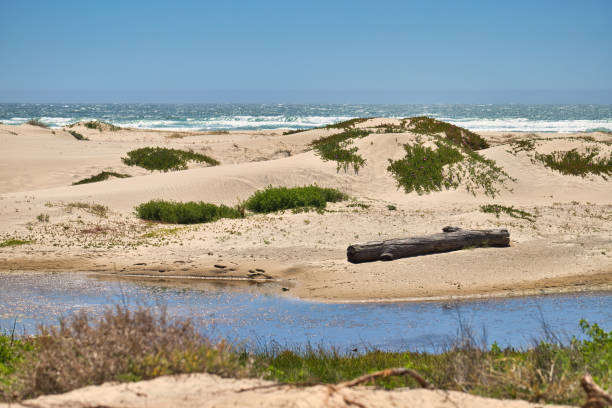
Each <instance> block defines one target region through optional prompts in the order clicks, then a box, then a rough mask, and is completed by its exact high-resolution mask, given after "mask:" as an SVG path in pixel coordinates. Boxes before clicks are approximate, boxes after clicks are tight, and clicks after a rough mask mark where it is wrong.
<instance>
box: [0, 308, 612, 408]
mask: <svg viewBox="0 0 612 408" xmlns="http://www.w3.org/2000/svg"><path fill="white" fill-rule="evenodd" d="M580 326H581V328H582V330H583V333H584V339H580V340H579V339H576V338H573V339H571V340H570V341H567V342H561V341H559V340H558V339H557V338H556V337H555V336H554V335H551V334H549V335H548V336H545V339H543V340H539V341H534V342H533V346H531V347H529V348H526V349H514V348H504V349H502V348H501V347H500V346H499V345H498V344H497V343H493V344H492V345H491V346H490V347H488V346H485V345H483V344H484V343H482V342H481V341H478V340H477V339H476V337H475V336H474V334H473V332H472V331H471V330H470V329H469V327H465V326H464V325H462V327H463V328H462V329H461V330H460V333H459V335H458V336H457V338H456V339H455V341H454V342H452V343H450V344H449V345H448V346H447V347H446V348H445V349H443V350H440V351H439V352H437V353H425V352H414V351H400V352H389V351H381V350H376V349H367V348H366V349H362V350H361V351H360V352H358V351H350V352H348V351H347V352H340V351H338V350H334V349H331V350H330V349H328V348H327V349H323V348H321V347H308V348H306V349H305V350H296V349H287V348H283V347H280V346H271V347H267V348H266V347H264V348H263V349H262V348H260V349H257V350H245V349H244V348H240V347H236V346H232V345H230V344H229V343H227V342H226V341H223V340H221V341H215V342H213V341H211V340H210V339H209V338H208V337H206V336H205V335H203V334H202V333H201V331H199V330H198V329H197V328H196V326H195V325H194V324H193V322H192V321H190V320H179V319H171V318H169V317H168V316H167V315H166V314H165V311H164V309H163V308H162V310H161V311H160V312H153V311H151V310H150V309H148V308H147V309H145V308H139V309H137V310H129V309H127V308H126V307H125V306H117V307H115V308H109V309H107V310H106V312H105V313H104V314H103V315H102V316H100V317H90V316H88V315H87V314H86V313H85V312H79V313H75V314H74V315H72V316H71V317H70V318H65V319H62V320H60V324H59V326H55V327H51V326H40V327H39V329H38V333H37V334H36V335H35V336H22V337H20V338H18V337H15V336H14V335H13V334H11V335H9V334H5V335H0V400H4V401H9V402H10V401H15V400H21V399H25V398H32V397H36V396H39V395H43V394H56V393H61V392H67V391H70V390H73V389H76V388H79V387H82V386H86V385H95V384H101V383H103V382H107V381H123V382H125V381H139V380H144V379H150V378H155V377H158V376H161V375H170V374H185V373H198V372H206V373H211V374H218V375H221V376H223V377H232V378H244V377H257V378H265V379H268V380H272V381H277V382H280V383H284V384H292V385H293V386H298V387H299V386H305V385H312V384H333V383H338V382H341V381H346V380H351V379H354V378H356V377H358V376H360V375H363V374H366V373H371V372H374V371H378V370H382V369H388V368H394V367H403V368H409V369H412V370H415V371H417V372H418V373H420V375H421V376H423V377H424V378H425V379H426V380H427V381H428V382H429V383H431V384H432V385H433V386H434V387H435V388H436V389H440V390H456V391H462V392H467V393H470V394H475V395H480V396H486V397H493V398H505V399H523V400H527V401H531V402H539V403H557V404H572V405H580V404H582V403H583V402H584V399H585V398H584V393H583V392H582V390H581V388H580V385H579V384H580V378H581V377H582V376H583V375H584V374H585V373H590V374H591V375H592V376H593V378H594V379H595V381H596V382H597V383H599V384H600V385H601V386H602V387H603V388H607V389H610V388H611V387H612V331H609V332H608V331H605V330H603V329H602V328H601V327H599V326H598V325H597V324H591V323H589V322H587V321H584V320H582V321H580ZM373 384H374V385H375V386H376V387H380V388H385V389H394V388H399V387H411V388H415V387H418V385H417V384H416V383H415V382H414V381H413V380H412V379H410V378H404V377H389V378H384V379H379V380H376V381H375V382H374V383H373Z"/></svg>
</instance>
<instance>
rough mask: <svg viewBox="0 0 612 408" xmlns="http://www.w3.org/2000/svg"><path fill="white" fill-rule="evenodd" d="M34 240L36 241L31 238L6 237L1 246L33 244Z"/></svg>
mask: <svg viewBox="0 0 612 408" xmlns="http://www.w3.org/2000/svg"><path fill="white" fill-rule="evenodd" d="M33 242H34V241H31V240H25V239H16V238H9V239H6V240H4V241H0V248H5V247H14V246H19V245H26V244H31V243H33Z"/></svg>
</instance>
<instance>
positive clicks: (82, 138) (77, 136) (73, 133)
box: [68, 130, 89, 140]
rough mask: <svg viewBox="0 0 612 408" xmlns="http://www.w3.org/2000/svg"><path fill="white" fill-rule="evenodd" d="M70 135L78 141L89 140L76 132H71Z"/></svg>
mask: <svg viewBox="0 0 612 408" xmlns="http://www.w3.org/2000/svg"><path fill="white" fill-rule="evenodd" d="M68 133H70V134H71V135H72V137H74V138H75V139H76V140H89V139H88V138H86V137H85V136H83V135H82V134H80V133H79V132H76V131H74V130H69V131H68Z"/></svg>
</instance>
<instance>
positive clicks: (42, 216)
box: [36, 213, 49, 222]
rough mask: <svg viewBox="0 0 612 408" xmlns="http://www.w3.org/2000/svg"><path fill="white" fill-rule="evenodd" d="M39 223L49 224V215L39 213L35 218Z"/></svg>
mask: <svg viewBox="0 0 612 408" xmlns="http://www.w3.org/2000/svg"><path fill="white" fill-rule="evenodd" d="M36 219H37V220H38V221H39V222H49V214H45V213H40V214H38V215H37V216H36Z"/></svg>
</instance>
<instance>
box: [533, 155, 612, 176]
mask: <svg viewBox="0 0 612 408" xmlns="http://www.w3.org/2000/svg"><path fill="white" fill-rule="evenodd" d="M598 154H599V149H598V148H591V149H589V150H588V151H587V152H586V153H585V154H581V153H579V152H578V151H577V150H576V149H572V150H570V151H567V152H558V151H557V152H552V153H550V154H539V153H536V154H535V159H536V160H539V161H541V162H542V163H544V165H545V166H546V167H548V168H550V169H553V170H557V171H558V172H560V173H561V174H569V175H572V176H582V177H585V176H587V175H588V174H596V175H599V176H601V177H603V178H604V179H605V180H607V177H606V176H610V175H612V153H610V156H609V157H608V158H605V157H603V158H600V157H597V156H598Z"/></svg>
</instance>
